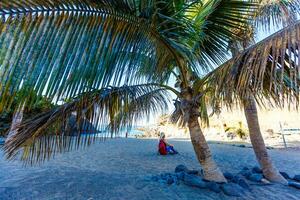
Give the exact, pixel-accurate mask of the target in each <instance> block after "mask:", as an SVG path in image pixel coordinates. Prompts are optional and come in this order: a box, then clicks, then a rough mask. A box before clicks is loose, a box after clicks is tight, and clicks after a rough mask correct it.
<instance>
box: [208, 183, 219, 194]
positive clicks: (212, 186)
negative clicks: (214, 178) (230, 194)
mask: <svg viewBox="0 0 300 200" xmlns="http://www.w3.org/2000/svg"><path fill="white" fill-rule="evenodd" d="M206 186H207V188H208V189H210V190H211V191H214V192H216V193H220V192H221V188H220V185H218V184H217V183H216V182H207V183H206Z"/></svg>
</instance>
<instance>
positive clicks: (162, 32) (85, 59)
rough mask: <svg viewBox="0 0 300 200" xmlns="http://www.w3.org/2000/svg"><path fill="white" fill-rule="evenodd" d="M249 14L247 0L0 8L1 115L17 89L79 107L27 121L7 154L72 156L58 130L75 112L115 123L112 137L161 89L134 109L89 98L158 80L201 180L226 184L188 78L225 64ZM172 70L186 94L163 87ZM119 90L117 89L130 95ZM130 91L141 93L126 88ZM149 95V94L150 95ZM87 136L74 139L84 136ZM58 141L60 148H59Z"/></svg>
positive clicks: (57, 1) (58, 2)
mask: <svg viewBox="0 0 300 200" xmlns="http://www.w3.org/2000/svg"><path fill="white" fill-rule="evenodd" d="M249 9H254V4H252V3H247V2H245V1H243V0H240V1H224V0H214V1H207V2H205V1H204V2H201V1H183V0H182V1H155V0H153V1H148V0H147V1H146V0H140V1H133V0H132V1H128V0H127V1H108V0H99V1H93V0H84V1H83V0H82V1H81V0H71V1H70V0H69V1H66V0H51V1H50V0H46V1H40V0H32V1H30V2H28V1H16V0H13V1H11V0H10V1H8V0H5V1H2V2H1V8H0V16H2V17H1V19H2V22H1V24H0V30H1V32H0V38H1V40H0V44H1V47H2V48H1V52H0V54H1V56H0V58H2V59H1V60H0V61H1V62H0V63H1V74H0V76H1V88H0V89H1V90H0V91H1V97H0V102H1V103H0V110H4V109H6V105H9V102H10V99H11V97H13V96H14V94H15V92H16V91H18V90H19V89H20V88H25V89H26V88H28V89H34V90H35V91H36V92H37V93H38V94H40V95H45V96H46V97H48V98H51V99H53V100H54V101H60V100H61V99H62V98H68V99H71V102H72V103H73V104H72V103H69V104H64V105H62V106H61V107H60V109H58V110H51V111H49V112H46V113H43V114H41V115H39V116H37V117H35V118H33V119H31V120H29V121H24V122H23V123H22V125H20V128H19V129H18V134H17V135H16V136H15V137H13V139H12V140H10V141H9V142H8V143H7V144H6V146H5V148H6V152H7V154H8V155H9V157H12V156H13V155H15V154H16V152H17V151H18V150H19V149H22V148H23V149H24V155H25V156H23V158H24V159H25V158H27V159H29V160H35V161H40V160H43V158H47V157H49V156H47V155H48V154H49V152H51V151H53V150H54V149H55V148H58V150H59V151H62V150H61V148H62V147H63V148H64V147H66V148H67V149H69V148H70V146H72V145H71V143H70V142H66V140H67V139H66V138H68V137H67V136H69V135H68V134H66V132H67V130H68V129H67V126H66V125H64V124H67V123H62V122H65V121H67V119H68V116H69V115H70V112H74V111H76V113H77V116H78V120H79V119H80V118H85V117H87V116H85V115H83V114H82V112H84V113H86V112H88V114H89V115H90V118H91V116H94V115H95V116H97V115H96V114H97V113H99V111H98V110H99V109H100V110H106V109H108V110H107V111H105V112H104V111H103V112H104V114H103V113H102V112H100V113H102V114H101V115H100V116H101V117H103V119H107V118H105V116H109V120H108V121H110V122H111V123H110V128H111V130H112V131H117V130H119V129H120V127H122V126H125V125H126V124H131V120H132V119H133V118H135V117H140V116H142V115H141V114H139V112H138V111H139V110H134V111H131V110H130V109H133V108H135V107H136V106H133V108H131V102H133V99H141V98H142V97H144V96H145V97H148V96H149V95H151V94H153V92H154V91H156V90H154V91H148V92H149V94H148V93H145V94H143V95H137V96H131V101H130V100H128V98H125V99H122V98H123V97H122V98H121V97H120V98H121V99H119V98H118V96H122V95H121V94H120V93H117V94H118V95H116V94H115V93H111V94H110V95H109V97H110V99H109V100H110V103H106V104H101V102H102V101H108V99H107V98H104V99H103V98H102V95H100V96H98V97H99V98H98V99H97V101H96V100H95V101H94V100H93V98H87V97H86V95H87V96H89V95H90V92H93V91H97V92H96V93H98V94H102V91H105V92H107V90H108V89H107V88H108V87H109V85H113V86H114V87H116V86H119V85H121V84H124V83H126V84H128V85H132V84H135V83H140V82H145V81H151V82H152V81H154V82H156V83H159V84H160V85H159V87H162V88H165V89H168V90H170V91H173V92H174V93H176V95H177V96H178V97H179V100H180V104H181V107H182V110H183V111H184V112H183V113H184V118H185V119H186V121H187V123H188V125H189V128H190V132H191V139H192V142H193V145H194V149H195V152H196V154H197V157H198V159H199V161H200V163H201V165H202V167H203V169H204V177H205V178H206V179H208V180H214V181H218V182H224V181H226V180H225V178H224V176H223V175H222V173H221V171H220V170H219V168H218V167H217V165H216V164H215V162H214V160H213V158H212V155H211V152H210V150H209V147H208V145H207V143H206V141H205V138H204V136H203V134H202V131H201V128H200V125H199V122H198V116H199V114H198V113H199V111H198V109H199V105H198V102H197V101H198V100H197V99H198V97H199V93H198V92H197V91H194V90H193V88H192V84H193V81H192V79H190V78H189V77H190V74H191V72H192V71H194V72H198V73H199V72H201V70H199V69H205V68H208V67H209V66H210V65H211V63H221V62H224V61H225V60H226V56H227V52H226V46H227V45H226V44H227V41H228V40H230V39H232V38H233V37H234V34H233V33H232V32H231V31H230V29H231V28H233V27H236V28H243V27H242V26H241V24H243V22H245V23H246V21H247V19H248V18H249V17H250V16H251V15H250V14H249V12H248V11H249ZM237 13H241V15H243V16H244V18H239V17H238V16H237V15H236V14H237ZM200 65H201V67H199V66H200ZM174 70H176V71H177V72H178V75H179V78H180V82H181V84H180V91H176V90H175V89H173V88H170V87H167V86H165V85H161V83H163V82H164V81H165V80H167V79H168V77H169V76H170V74H172V71H174ZM11 77H14V79H12V78H11ZM150 85H151V84H150ZM152 85H153V84H152ZM154 85H155V84H154ZM123 87H124V86H122V87H121V91H122V92H125V90H122V88H123ZM131 87H135V86H128V88H127V89H129V90H131ZM148 87H149V86H148ZM143 89H144V90H145V91H147V90H146V87H143ZM125 94H127V93H126V92H125ZM125 94H124V95H125ZM104 97H106V96H104ZM27 98H28V97H27V96H24V98H23V99H24V100H25V99H27ZM115 98H116V99H119V100H115ZM142 99H143V98H142ZM143 100H144V101H146V100H147V101H148V100H149V101H150V100H151V98H149V99H148V98H146V99H143ZM21 101H22V100H21ZM86 101H87V102H90V103H89V104H87V102H86ZM26 102H27V101H26ZM74 102H80V103H74ZM28 103H29V102H28ZM84 103H86V104H84ZM143 103H144V102H143ZM156 103H161V102H156ZM98 104H100V106H99V105H98ZM82 105H85V106H83V107H82ZM87 105H89V106H87ZM101 105H102V106H101ZM69 106H71V108H72V109H69ZM104 106H108V107H107V108H106V107H104ZM118 106H121V107H122V108H119V107H118ZM97 108H98V109H97ZM117 108H118V109H117ZM142 108H143V107H138V109H142ZM147 109H149V110H147V111H145V113H147V114H149V112H150V111H152V110H151V107H147ZM126 112H128V114H124V113H126ZM105 114H106V115H105ZM94 119H95V118H91V120H92V121H93V122H95V123H96V124H98V125H99V124H101V123H104V122H105V121H103V120H99V121H97V120H96V121H95V120H94ZM59 122H61V123H62V124H61V123H59ZM100 122H101V123H100ZM57 123H58V124H57ZM46 129H50V132H55V133H56V134H55V135H56V137H50V138H52V140H51V139H49V137H44V136H45V134H46V135H47V134H49V131H45V130H46ZM58 130H60V131H58ZM81 135H82V134H78V135H77V137H78V138H82V136H81ZM50 136H53V135H51V134H50ZM58 136H59V137H58ZM64 138H65V139H64ZM53 140H55V141H59V142H56V143H54V142H53ZM88 141H89V140H88ZM58 143H63V144H64V145H58V146H57V144H58ZM65 144H68V145H65ZM80 144H81V143H80V140H79V142H78V145H80ZM37 146H38V148H37ZM42 149H44V150H45V149H47V151H46V150H45V151H42ZM29 151H31V153H30V154H29Z"/></svg>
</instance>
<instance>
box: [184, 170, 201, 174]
mask: <svg viewBox="0 0 300 200" xmlns="http://www.w3.org/2000/svg"><path fill="white" fill-rule="evenodd" d="M187 173H188V174H195V175H198V173H199V171H198V170H188V171H187Z"/></svg>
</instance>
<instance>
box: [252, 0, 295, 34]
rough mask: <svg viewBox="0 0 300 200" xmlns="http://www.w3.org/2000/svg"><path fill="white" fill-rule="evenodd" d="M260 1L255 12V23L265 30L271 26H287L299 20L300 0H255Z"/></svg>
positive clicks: (255, 0)
mask: <svg viewBox="0 0 300 200" xmlns="http://www.w3.org/2000/svg"><path fill="white" fill-rule="evenodd" d="M253 1H254V2H258V3H259V8H258V9H257V10H256V12H255V16H254V18H253V19H254V25H255V26H256V27H260V26H262V28H263V29H264V30H270V29H271V27H285V26H287V25H289V24H290V23H293V22H295V20H297V15H299V14H300V1H299V0H272V1H269V0H253Z"/></svg>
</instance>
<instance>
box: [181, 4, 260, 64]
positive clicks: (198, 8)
mask: <svg viewBox="0 0 300 200" xmlns="http://www.w3.org/2000/svg"><path fill="white" fill-rule="evenodd" d="M257 8H258V5H257V4H256V3H251V2H247V1H243V0H241V1H240V0H238V1H236V0H232V1H231V0H213V1H206V2H205V3H203V4H194V5H193V6H191V7H189V8H188V9H187V11H186V12H187V13H188V16H187V17H189V18H192V23H193V26H195V27H196V30H197V31H196V34H197V36H198V40H195V41H196V43H195V44H194V46H193V52H194V53H195V54H196V55H197V60H198V62H199V63H200V66H202V67H206V68H208V69H211V67H213V66H214V65H215V64H217V65H220V64H221V63H224V62H225V61H226V60H227V59H228V57H229V54H228V51H227V47H228V42H229V41H231V40H232V39H234V38H236V37H238V35H237V34H236V32H235V31H233V30H236V29H238V30H244V29H245V28H246V26H247V24H248V21H249V20H250V19H251V18H252V17H253V13H254V11H255V10H256V9H257ZM195 41H194V42H195Z"/></svg>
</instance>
